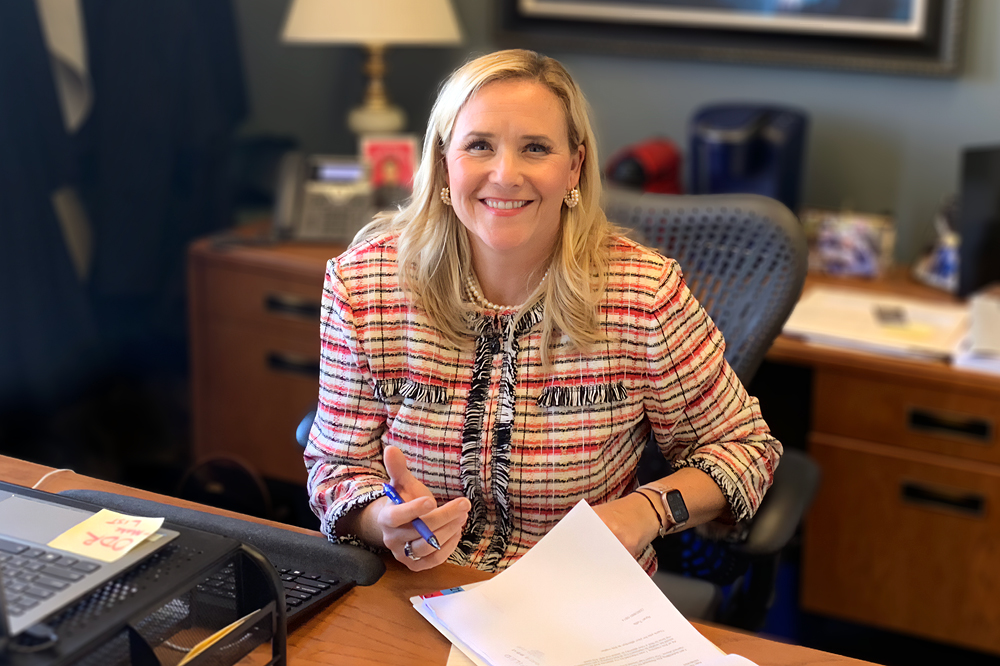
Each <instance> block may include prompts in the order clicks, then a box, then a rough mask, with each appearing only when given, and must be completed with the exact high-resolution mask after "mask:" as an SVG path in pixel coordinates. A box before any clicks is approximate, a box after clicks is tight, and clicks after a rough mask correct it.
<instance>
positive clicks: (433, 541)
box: [382, 483, 441, 560]
mask: <svg viewBox="0 0 1000 666" xmlns="http://www.w3.org/2000/svg"><path fill="white" fill-rule="evenodd" d="M382 487H383V488H384V489H385V494H386V497H388V498H389V499H390V500H391V501H392V503H393V504H402V503H403V498H402V497H400V496H399V493H397V492H396V489H395V488H393V487H392V485H391V484H388V483H383V484H382ZM410 524H411V525H413V527H414V529H416V530H417V532H419V533H420V536H422V537H423V538H424V541H426V542H427V543H429V544H430V545H432V546H434V550H441V544H439V543H438V540H437V537H435V536H434V533H433V532H431V529H430V528H429V527H427V525H426V524H425V523H424V521H422V520H420V519H419V518H414V519H413V520H412V521H410ZM405 550H406V551H407V553H406V556H407V557H409V558H410V559H411V560H412V559H414V557H413V553H412V552H410V550H411V549H410V542H409V541H407V542H406V548H405ZM418 559H419V558H418Z"/></svg>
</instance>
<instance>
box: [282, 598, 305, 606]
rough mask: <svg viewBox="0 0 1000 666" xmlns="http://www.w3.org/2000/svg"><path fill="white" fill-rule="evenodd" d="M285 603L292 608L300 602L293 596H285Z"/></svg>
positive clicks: (299, 604) (300, 603)
mask: <svg viewBox="0 0 1000 666" xmlns="http://www.w3.org/2000/svg"><path fill="white" fill-rule="evenodd" d="M285 605H286V606H291V607H292V608H294V607H295V606H301V605H302V602H301V601H300V600H298V599H296V598H295V597H285Z"/></svg>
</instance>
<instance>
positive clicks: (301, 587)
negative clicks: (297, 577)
mask: <svg viewBox="0 0 1000 666" xmlns="http://www.w3.org/2000/svg"><path fill="white" fill-rule="evenodd" d="M289 590H295V591H297V592H304V593H306V594H308V595H310V596H311V595H313V594H318V593H319V588H316V587H309V586H308V585H297V584H295V583H285V592H288V591H289Z"/></svg>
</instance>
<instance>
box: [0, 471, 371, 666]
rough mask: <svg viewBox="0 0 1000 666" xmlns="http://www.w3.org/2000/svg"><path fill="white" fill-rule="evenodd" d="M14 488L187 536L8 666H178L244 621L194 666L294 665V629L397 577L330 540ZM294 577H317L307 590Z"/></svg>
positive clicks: (63, 616)
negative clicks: (206, 641) (355, 590)
mask: <svg viewBox="0 0 1000 666" xmlns="http://www.w3.org/2000/svg"><path fill="white" fill-rule="evenodd" d="M4 485H6V484H4ZM12 489H16V492H18V493H19V494H22V495H27V496H30V495H37V496H44V497H47V498H49V499H56V501H60V502H63V503H66V504H68V505H70V506H77V507H81V508H88V509H94V508H100V507H103V508H107V509H111V510H113V511H119V512H122V513H128V514H133V515H143V516H162V517H164V518H166V522H165V523H164V525H165V526H166V527H170V528H172V529H175V530H177V531H178V532H180V533H181V536H179V537H177V539H175V540H174V541H173V542H171V543H169V544H167V545H166V546H164V547H163V548H162V549H161V550H160V551H158V552H157V553H156V554H154V555H153V556H152V557H151V558H150V559H149V560H146V561H144V562H143V563H142V564H140V565H139V566H137V567H135V568H133V569H131V570H129V571H128V572H126V573H125V574H123V575H121V576H119V577H118V578H115V579H113V580H111V581H109V582H108V583H106V584H105V585H103V586H102V587H100V588H98V589H97V590H96V591H95V592H93V593H92V594H90V595H88V596H87V597H85V598H83V599H81V600H80V601H78V602H76V603H75V604H73V605H71V606H70V607H68V608H66V609H65V610H64V611H62V612H60V613H58V614H56V615H54V616H52V617H50V618H48V619H47V620H46V621H45V625H46V626H47V627H50V628H51V630H52V632H53V633H54V634H55V635H56V636H57V637H58V640H57V641H56V642H55V644H54V645H52V646H50V647H46V648H44V649H41V650H39V651H38V652H34V653H31V652H24V651H23V649H24V648H25V646H19V645H18V644H17V643H18V641H25V640H27V642H30V640H29V639H26V637H23V636H19V637H16V638H15V639H12V644H11V645H9V646H8V648H7V649H8V651H7V653H6V654H3V653H2V651H0V666H8V665H9V666H41V665H43V664H44V665H46V666H48V665H55V664H74V665H77V664H79V665H81V666H118V665H121V666H173V665H175V664H178V663H179V662H180V661H181V660H182V659H183V658H184V657H185V656H186V655H187V654H188V653H189V651H190V649H191V648H192V647H193V646H194V645H196V644H197V643H198V641H200V640H201V639H203V638H205V637H206V636H208V635H209V634H211V633H212V632H214V631H217V630H219V629H222V628H224V627H226V626H228V625H229V624H230V623H232V622H235V621H237V620H242V623H241V625H239V626H238V627H237V628H236V629H234V630H233V631H231V632H230V633H228V634H227V635H226V636H225V637H224V638H222V639H220V640H219V641H218V642H217V643H216V644H215V645H213V646H212V648H211V649H210V650H206V651H205V652H203V653H201V654H200V655H199V656H197V657H195V658H193V659H191V660H190V661H189V662H187V664H186V665H185V666H188V665H190V666H222V665H224V664H233V663H236V662H237V661H238V660H239V659H241V658H243V657H244V656H246V655H247V654H249V653H250V652H251V651H256V652H255V656H254V663H255V664H268V665H270V664H273V665H275V666H282V665H283V664H285V663H286V656H285V654H286V631H287V630H289V628H294V627H295V626H297V625H298V624H299V623H301V622H302V621H303V620H304V619H305V618H307V617H309V616H310V615H311V614H313V613H314V612H315V611H316V610H318V609H319V608H321V607H323V606H325V605H326V604H327V603H329V602H330V601H332V600H334V599H336V598H337V597H339V596H340V595H342V594H343V593H344V592H346V591H347V590H349V589H350V588H352V587H353V586H354V585H371V584H372V583H374V582H375V581H377V580H378V579H379V578H380V577H381V575H382V573H383V572H384V571H385V564H384V563H383V562H382V560H381V558H379V557H378V556H377V555H375V554H374V553H370V552H368V551H365V550H362V549H360V548H355V547H352V546H346V545H338V544H331V543H329V542H328V541H327V540H326V539H324V538H323V537H320V536H314V535H308V534H301V533H298V532H293V531H290V530H285V529H282V528H278V527H272V526H269V525H262V524H259V523H254V522H251V521H245V520H239V519H236V518H230V517H226V516H218V515H214V514H209V513H205V512H202V511H196V510H192V509H187V508H183V507H178V506H173V505H170V504H162V503H159V502H152V501H149V500H143V499H138V498H134V497H127V496H124V495H116V494H113V493H106V492H101V491H95V490H67V491H63V492H62V493H60V494H59V495H50V494H48V493H43V492H41V491H33V490H29V489H26V488H21V487H12ZM282 570H284V571H285V572H286V573H285V574H281V573H280V572H281V571H282ZM293 573H294V574H305V575H309V576H315V577H316V578H313V579H307V580H310V584H308V585H303V584H302V582H300V581H299V580H297V579H299V578H300V576H299V575H292V574H293ZM334 580H335V581H336V582H335V583H332V582H331V583H329V584H327V585H326V587H325V588H324V589H322V590H321V591H320V593H318V594H313V595H309V597H310V598H309V599H307V600H301V599H300V603H298V604H294V605H292V604H289V605H288V606H287V607H286V603H285V599H286V595H287V593H288V591H289V589H290V588H291V589H293V590H294V588H295V587H296V586H303V587H309V588H312V589H318V586H317V584H316V581H319V582H323V581H334ZM293 598H295V597H293ZM268 641H270V642H271V646H270V647H271V649H270V650H267V646H266V645H264V644H265V643H266V642H268ZM257 655H263V656H261V658H260V659H258V658H257Z"/></svg>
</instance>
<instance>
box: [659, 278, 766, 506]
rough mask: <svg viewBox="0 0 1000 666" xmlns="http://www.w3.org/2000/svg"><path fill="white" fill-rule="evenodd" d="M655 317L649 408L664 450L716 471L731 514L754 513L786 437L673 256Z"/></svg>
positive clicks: (675, 461) (679, 460)
mask: <svg viewBox="0 0 1000 666" xmlns="http://www.w3.org/2000/svg"><path fill="white" fill-rule="evenodd" d="M648 316H649V319H648V320H647V326H648V328H647V332H648V335H649V338H648V344H647V354H648V363H649V370H648V372H649V380H650V384H649V385H650V387H651V390H650V392H649V394H648V395H647V397H646V405H645V408H646V413H647V414H648V415H649V418H650V422H651V424H652V427H653V432H654V435H655V437H656V440H657V443H658V445H659V448H660V451H661V452H662V453H663V454H664V456H666V458H667V460H668V461H670V462H671V464H672V465H673V467H674V469H677V468H680V467H695V468H697V469H700V470H702V471H704V472H705V473H707V474H708V475H709V476H711V477H712V479H714V480H715V482H716V483H717V484H718V485H719V488H720V489H721V490H722V493H723V494H724V495H725V496H726V499H727V501H728V503H729V507H730V511H731V514H730V516H729V519H730V520H735V521H737V522H740V521H744V520H747V519H749V518H751V517H752V516H753V515H754V513H755V512H756V511H757V507H758V506H760V502H761V500H762V499H763V497H764V493H765V491H767V489H768V488H769V487H770V485H771V482H772V481H773V479H774V470H775V468H776V467H777V465H778V459H779V457H780V456H781V453H782V447H781V443H780V442H778V440H776V439H775V438H774V437H772V436H771V432H770V430H769V429H768V427H767V424H766V423H765V422H764V419H763V418H762V417H761V413H760V407H759V405H758V402H757V399H756V398H753V397H751V396H750V395H749V394H748V393H747V391H746V389H745V388H744V386H743V384H742V383H741V382H740V380H739V378H737V376H736V373H735V372H734V371H733V369H732V368H731V367H730V366H729V363H727V362H726V360H725V358H723V352H724V351H725V342H724V341H723V338H722V333H721V332H720V331H719V329H718V328H716V326H715V324H714V323H713V322H712V320H711V319H710V318H709V316H708V314H707V313H706V312H705V310H704V309H703V308H702V307H701V305H700V304H699V303H698V301H697V300H696V299H695V298H694V296H693V294H692V293H691V291H690V290H689V289H688V287H687V285H686V284H685V283H684V280H683V278H682V276H681V272H680V268H679V266H678V265H677V263H676V262H674V261H668V262H667V265H666V268H665V270H664V273H663V276H662V279H661V281H660V285H659V288H658V290H657V293H656V296H655V298H654V302H653V303H652V306H651V308H650V311H649V315H648ZM727 522H728V521H727Z"/></svg>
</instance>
